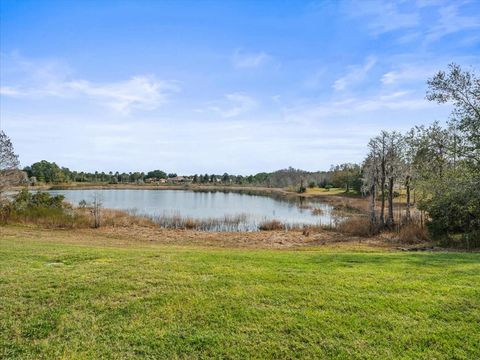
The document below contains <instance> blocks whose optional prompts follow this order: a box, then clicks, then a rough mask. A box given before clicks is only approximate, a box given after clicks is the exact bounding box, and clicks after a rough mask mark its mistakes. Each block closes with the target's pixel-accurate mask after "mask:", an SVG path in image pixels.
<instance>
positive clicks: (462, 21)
mask: <svg viewBox="0 0 480 360" xmlns="http://www.w3.org/2000/svg"><path fill="white" fill-rule="evenodd" d="M438 14H439V18H438V21H437V22H436V23H435V24H434V25H433V26H432V27H430V28H429V29H428V30H427V33H426V37H425V40H426V41H427V42H431V41H436V40H438V39H440V38H442V37H444V36H446V35H449V34H452V33H456V32H460V31H465V30H473V29H478V28H480V16H479V15H478V14H477V15H476V16H468V15H462V14H460V3H455V2H454V3H451V4H450V5H448V6H443V7H440V8H439V9H438Z"/></svg>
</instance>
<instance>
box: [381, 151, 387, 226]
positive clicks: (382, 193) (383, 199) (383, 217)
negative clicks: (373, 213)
mask: <svg viewBox="0 0 480 360" xmlns="http://www.w3.org/2000/svg"><path fill="white" fill-rule="evenodd" d="M381 169H382V174H381V179H380V187H381V189H380V191H381V195H382V199H381V200H382V201H381V206H380V226H381V227H384V226H385V180H386V179H385V178H386V175H385V159H382V164H381Z"/></svg>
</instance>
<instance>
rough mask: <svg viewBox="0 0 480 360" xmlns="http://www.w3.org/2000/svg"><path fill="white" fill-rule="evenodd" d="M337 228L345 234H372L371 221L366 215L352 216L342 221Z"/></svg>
mask: <svg viewBox="0 0 480 360" xmlns="http://www.w3.org/2000/svg"><path fill="white" fill-rule="evenodd" d="M337 230H338V231H339V232H341V233H343V234H348V235H354V236H365V237H367V236H370V235H371V234H372V232H371V226H370V221H369V220H368V219H367V218H366V217H364V216H352V217H350V218H348V219H346V220H344V221H342V222H341V223H340V224H338V226H337Z"/></svg>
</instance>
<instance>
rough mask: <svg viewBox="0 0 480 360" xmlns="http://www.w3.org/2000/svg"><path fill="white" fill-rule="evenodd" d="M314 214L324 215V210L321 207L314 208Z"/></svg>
mask: <svg viewBox="0 0 480 360" xmlns="http://www.w3.org/2000/svg"><path fill="white" fill-rule="evenodd" d="M312 215H316V216H320V215H323V210H322V209H320V208H313V209H312Z"/></svg>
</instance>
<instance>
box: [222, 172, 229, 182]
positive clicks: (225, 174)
mask: <svg viewBox="0 0 480 360" xmlns="http://www.w3.org/2000/svg"><path fill="white" fill-rule="evenodd" d="M222 182H223V183H224V184H227V183H228V182H230V177H229V176H228V174H227V173H224V174H223V175H222Z"/></svg>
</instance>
